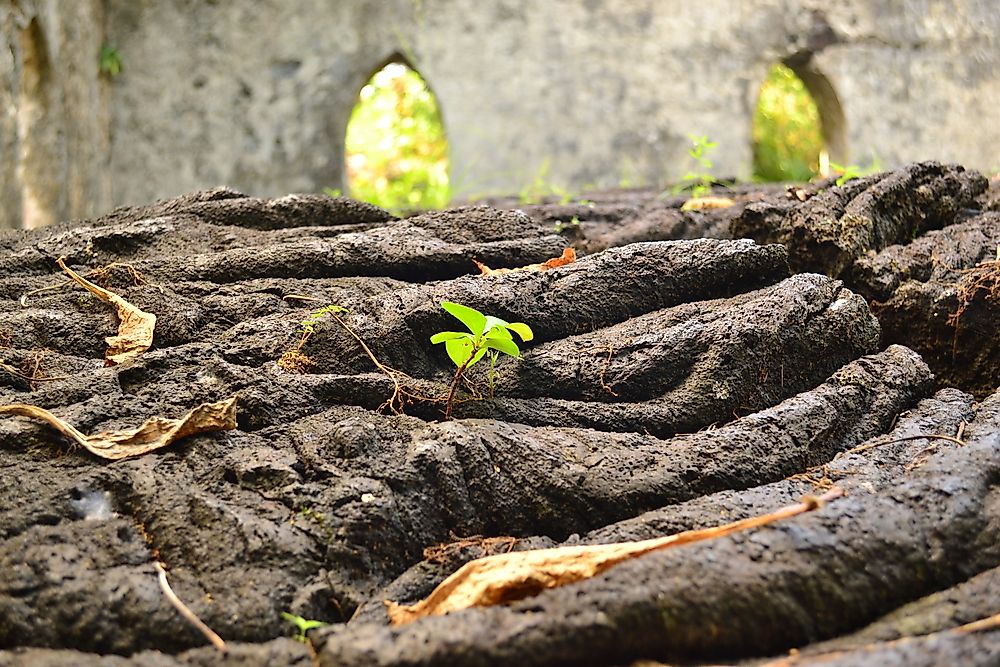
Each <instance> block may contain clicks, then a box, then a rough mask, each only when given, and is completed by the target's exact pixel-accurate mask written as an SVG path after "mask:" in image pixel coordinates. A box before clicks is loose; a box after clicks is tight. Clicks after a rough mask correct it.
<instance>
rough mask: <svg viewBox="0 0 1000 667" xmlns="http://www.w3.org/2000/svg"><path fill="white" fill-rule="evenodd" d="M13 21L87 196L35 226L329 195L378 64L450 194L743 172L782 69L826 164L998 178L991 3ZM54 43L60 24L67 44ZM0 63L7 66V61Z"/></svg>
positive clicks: (163, 6)
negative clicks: (22, 29)
mask: <svg viewBox="0 0 1000 667" xmlns="http://www.w3.org/2000/svg"><path fill="white" fill-rule="evenodd" d="M3 1H4V0H0V2H3ZM7 1H8V2H9V0H7ZM20 4H21V5H22V9H21V11H22V13H25V12H26V11H27V10H25V9H24V8H23V5H24V4H25V3H23V2H22V3H20ZM35 5H37V6H39V7H41V8H42V9H44V10H45V11H38V10H37V9H36V10H35V11H36V13H39V14H41V15H42V18H43V20H42V21H41V22H40V24H39V25H40V26H41V29H42V31H43V33H44V34H45V35H46V36H47V37H48V39H49V42H50V43H52V42H53V41H54V42H55V43H56V45H57V46H58V47H59V49H60V50H61V53H63V54H65V53H66V51H67V49H69V50H72V51H73V52H74V53H76V54H77V55H81V54H84V53H85V51H86V50H87V49H90V50H91V53H93V56H92V57H90V61H91V62H90V63H89V64H88V63H87V62H84V61H85V60H86V58H83V59H82V60H80V62H79V64H78V65H77V67H76V70H74V71H72V72H71V71H68V70H67V71H63V69H60V68H61V64H59V65H58V66H57V69H59V76H57V77H55V78H56V79H57V81H56V83H55V84H53V85H56V86H57V87H58V90H57V92H56V93H55V94H54V95H53V97H52V99H53V100H55V102H53V104H54V105H55V106H57V107H59V108H60V109H61V111H59V112H58V113H54V114H53V113H52V112H50V116H51V115H54V118H53V119H52V120H51V122H50V121H49V120H48V119H49V116H46V120H45V121H44V122H42V121H38V122H37V123H35V124H34V126H33V132H34V133H47V135H54V136H61V137H70V136H72V137H75V138H76V143H75V144H74V145H73V146H72V147H71V148H68V149H65V150H64V154H63V155H62V156H61V157H60V156H59V155H58V152H57V151H56V150H55V145H54V144H53V145H51V146H49V153H51V154H52V155H53V156H54V157H55V158H57V159H56V162H57V163H59V162H60V160H62V162H64V163H66V166H60V167H59V168H60V169H63V170H65V171H67V172H69V173H78V170H79V168H80V165H86V167H87V169H88V170H89V171H90V172H91V173H88V174H87V176H86V178H85V177H83V176H82V175H78V176H77V178H76V180H75V182H74V183H75V186H74V187H78V188H82V190H81V192H84V193H85V194H89V195H90V196H86V197H83V198H82V199H81V198H80V197H77V196H70V195H67V196H66V197H64V198H63V197H61V196H60V197H56V193H55V192H54V191H53V189H52V188H51V187H49V185H48V184H40V185H38V186H37V188H39V189H44V190H45V191H46V192H47V193H48V194H47V195H46V197H48V198H49V199H53V198H55V199H58V205H51V206H50V209H51V210H53V211H55V212H56V213H55V215H56V217H69V216H79V215H88V214H90V213H92V212H94V211H95V210H103V209H105V208H107V207H108V206H109V205H110V204H111V203H112V202H113V203H115V204H123V203H139V202H144V201H149V200H151V199H155V198H159V197H164V196H170V195H174V194H178V193H180V192H183V191H187V190H191V189H195V188H200V187H205V186H210V185H217V184H228V185H232V186H234V187H237V188H240V189H242V190H245V191H248V192H250V193H253V194H259V195H275V194H280V193H285V192H289V191H318V190H320V189H322V188H323V187H326V186H331V187H339V186H341V179H342V176H343V144H344V132H345V129H346V124H347V120H348V117H349V114H350V111H351V109H352V107H353V105H354V103H355V101H356V98H357V93H358V91H359V90H360V88H361V86H362V85H364V83H365V82H366V81H367V79H368V77H369V76H370V75H371V74H372V73H373V72H374V71H375V70H376V69H377V68H379V67H380V66H381V65H382V64H384V63H385V62H386V60H387V59H389V58H391V57H393V56H395V55H402V56H403V57H405V58H406V59H407V60H409V61H410V62H411V64H413V65H414V66H416V68H417V69H418V70H419V71H420V72H421V74H422V75H423V76H424V78H425V79H426V80H427V81H428V83H429V84H430V86H431V88H432V89H433V90H434V91H435V93H436V94H437V96H438V99H439V102H440V105H441V108H442V111H443V114H444V120H445V124H446V129H447V131H448V137H449V141H450V146H451V157H452V179H453V182H454V183H455V185H456V186H457V189H458V190H459V192H460V193H462V194H465V195H469V194H477V193H486V192H495V191H516V190H517V189H519V188H520V187H521V186H523V185H524V184H525V183H527V182H529V181H531V180H532V179H533V178H534V177H535V176H536V175H537V174H538V173H539V171H540V169H542V167H543V165H546V164H548V165H549V168H548V172H547V174H546V178H547V179H548V180H549V181H551V182H552V183H556V184H559V185H562V186H565V187H570V188H579V187H582V186H584V185H587V184H596V185H609V184H616V183H618V182H619V180H620V179H621V178H623V177H628V178H630V179H631V180H632V181H634V182H646V183H656V182H665V181H666V180H669V179H671V178H676V177H677V176H679V175H680V174H681V173H683V171H685V170H687V168H688V167H689V166H690V165H689V164H688V162H687V157H686V149H687V146H688V144H689V142H688V139H687V134H688V133H691V132H695V133H700V134H708V135H710V136H711V137H712V138H713V139H715V140H717V141H718V142H719V148H718V149H717V150H716V153H715V155H714V158H715V162H716V165H717V173H719V174H730V175H740V176H747V175H749V173H750V168H751V145H750V136H751V117H752V111H753V107H754V105H755V103H756V97H757V91H758V89H759V86H760V83H761V81H762V80H763V78H764V76H765V74H766V72H767V70H768V68H769V67H770V66H771V65H772V64H773V63H774V62H777V61H781V60H788V61H789V63H790V64H792V65H793V67H795V69H796V70H797V71H798V72H799V73H800V75H801V76H803V78H805V79H806V80H807V83H809V84H810V85H812V86H813V88H814V92H816V93H817V96H818V97H819V102H820V106H821V108H822V111H823V112H824V119H825V120H826V121H827V124H828V129H829V130H830V132H831V142H832V144H833V148H834V152H835V159H839V160H840V161H848V160H849V161H855V162H865V161H867V160H868V159H869V158H870V157H872V156H877V157H879V158H880V159H881V160H882V162H883V163H884V164H885V165H887V166H891V165H894V164H898V163H901V162H904V161H907V160H911V159H921V158H937V159H943V160H955V161H959V162H962V163H964V164H966V165H968V166H972V167H979V168H984V169H985V168H991V167H995V166H997V162H998V158H997V157H996V156H997V153H998V151H997V149H998V147H1000V122H997V120H998V118H997V115H998V112H997V109H1000V45H998V41H997V40H998V39H1000V12H998V11H997V5H996V1H995V0H960V1H945V0H923V1H918V0H853V1H845V2H838V3H830V2H827V1H825V0H822V1H821V0H746V1H744V2H739V3H736V2H731V1H730V0H675V1H674V2H669V3H668V2H660V1H659V0H546V2H536V1H533V0H495V1H493V2H481V1H480V0H368V1H364V0H355V1H344V2H328V1H325V0H258V1H254V2H251V1H250V0H229V1H226V2H207V1H205V2H203V1H195V0H185V1H178V2H154V1H151V0H146V1H143V0H103V1H101V0H80V2H73V3H65V2H63V3H57V2H56V0H49V1H48V2H44V1H42V0H39V1H38V2H36V3H34V5H33V6H35ZM57 6H58V9H56V7H57ZM81 8H82V9H81ZM2 11H3V10H0V36H2V35H4V34H5V35H8V36H9V35H10V33H11V28H10V26H9V25H8V24H9V23H10V21H9V20H6V23H5V22H4V21H5V19H4V14H3V13H2ZM70 15H72V20H70ZM81 22H82V24H81ZM70 23H71V24H73V25H82V26H83V27H78V28H77V29H76V31H75V33H73V34H71V33H70V32H69V31H68V30H67V29H66V27H65V26H66V25H67V24H70ZM88 26H89V28H93V32H92V33H91V32H89V31H88V30H89V28H88ZM15 32H16V31H15ZM102 41H108V42H110V43H113V44H116V45H117V46H118V48H119V50H120V52H121V54H122V57H123V60H124V71H123V73H122V74H121V75H120V76H118V77H117V78H115V79H114V80H113V81H108V80H107V79H106V78H102V77H101V76H100V74H99V72H97V55H96V54H97V51H98V50H99V45H100V43H101V42H102ZM5 51H6V50H5V49H0V67H4V63H5V61H4V58H5V56H6V53H5ZM13 54H14V59H15V61H17V60H18V58H20V59H22V60H23V58H24V55H23V54H22V55H20V56H19V55H18V50H17V47H16V45H15V49H14V51H13ZM81 57H82V56H81ZM53 62H56V63H57V64H58V63H61V62H62V61H60V60H54V61H53ZM15 69H16V68H15ZM21 79H23V76H19V75H18V74H17V72H16V71H15V72H14V73H13V74H11V73H10V72H9V71H8V70H7V69H6V67H5V68H4V70H3V71H0V85H2V86H3V88H2V89H0V133H2V135H0V146H2V147H3V150H4V156H5V157H4V163H5V164H4V166H2V167H0V197H2V199H0V204H2V206H0V225H3V224H7V225H10V224H12V223H13V222H14V219H15V216H14V215H12V214H11V211H14V210H18V209H19V208H20V207H21V205H20V204H19V203H18V202H17V197H18V196H19V193H21V194H22V195H23V193H24V192H25V191H26V189H28V190H30V187H29V188H26V187H25V186H24V185H23V184H22V185H20V186H17V187H14V186H11V185H10V182H11V181H10V178H11V176H10V174H9V172H10V166H9V164H8V162H9V160H8V157H7V156H8V152H7V151H8V150H9V146H11V145H13V144H11V142H12V141H14V142H16V141H17V139H16V137H15V138H14V139H11V130H10V127H11V121H10V119H9V117H8V116H10V113H9V111H7V112H5V111H4V108H5V107H6V106H8V104H7V103H6V100H8V99H12V100H13V101H14V104H15V106H17V105H21V106H23V101H20V99H19V95H18V92H17V91H19V90H21V87H22V86H23V83H22V82H21ZM12 91H13V92H12ZM88 91H89V92H88ZM102 95H103V96H102ZM5 96H6V97H5ZM21 97H23V95H21ZM838 98H839V101H838ZM70 99H72V100H73V102H72V103H70ZM60 100H61V102H60ZM60 105H61V106H60ZM71 111H72V114H71ZM83 112H86V113H83ZM5 114H6V115H5ZM16 114H17V112H15V113H14V115H15V116H16ZM78 124H79V126H78ZM13 125H14V126H17V123H16V122H14V123H13ZM53 128H55V129H53ZM108 137H110V140H108ZM24 139H25V138H24V137H21V143H22V148H21V149H20V152H21V153H22V154H23V153H24V148H23V142H24ZM102 141H104V142H105V143H103V144H102V143H101V142H102ZM108 141H110V143H108ZM81 154H82V155H83V156H85V158H86V159H81ZM60 164H61V163H60ZM54 168H55V167H52V169H54ZM74 169H76V170H77V172H74ZM29 171H30V170H29ZM93 172H98V173H93ZM26 173H27V172H26ZM40 177H43V178H51V177H52V173H48V172H46V173H41V174H40ZM109 186H110V187H111V188H113V191H112V192H108V191H107V187H109ZM88 188H90V189H92V190H93V192H88ZM57 189H58V188H57ZM64 199H65V201H64Z"/></svg>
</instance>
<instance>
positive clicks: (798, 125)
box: [753, 64, 828, 181]
mask: <svg viewBox="0 0 1000 667" xmlns="http://www.w3.org/2000/svg"><path fill="white" fill-rule="evenodd" d="M825 154H828V151H827V150H826V141H825V139H824V135H823V127H822V123H821V120H820V114H819V108H818V106H817V104H816V101H815V100H814V99H813V96H812V95H811V94H810V91H809V90H808V89H807V88H806V85H805V83H804V82H803V81H802V79H801V78H799V77H798V76H797V75H796V73H795V72H794V71H792V69H791V68H789V67H786V66H785V65H780V64H778V65H774V66H773V67H772V68H771V71H770V72H769V73H768V75H767V79H765V80H764V84H763V85H762V86H761V88H760V95H759V96H758V98H757V108H756V110H755V111H754V117H753V163H754V178H756V179H757V180H760V181H808V180H809V179H810V178H812V177H813V176H815V175H817V174H819V173H820V171H821V167H822V166H824V165H821V162H822V161H824V155H825Z"/></svg>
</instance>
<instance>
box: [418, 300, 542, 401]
mask: <svg viewBox="0 0 1000 667" xmlns="http://www.w3.org/2000/svg"><path fill="white" fill-rule="evenodd" d="M441 307H442V308H444V309H445V310H446V311H448V312H449V313H450V314H451V315H453V316H454V317H455V318H456V319H458V321H460V322H461V323H462V324H464V325H465V326H466V327H467V328H468V329H469V331H441V332H439V333H436V334H434V335H433V336H431V343H434V344H437V343H444V345H445V350H447V352H448V356H449V357H450V358H451V360H452V362H453V363H454V364H455V367H456V371H455V377H454V378H452V381H451V387H450V388H449V390H448V400H447V402H446V403H445V411H444V418H445V419H446V420H448V419H451V409H452V405H453V404H454V401H455V391H456V390H457V389H458V385H459V383H460V382H461V381H462V374H463V373H465V371H466V370H467V369H468V368H469V367H471V366H472V365H473V364H475V363H476V362H478V361H479V360H480V359H482V358H483V357H485V356H489V359H490V374H489V383H490V393H491V394H492V392H493V375H494V367H495V364H496V361H497V359H498V358H499V357H500V354H501V353H503V354H507V355H510V356H512V357H520V356H521V350H520V349H519V348H518V347H517V343H515V342H514V336H513V334H514V333H516V334H517V335H518V336H520V338H521V340H522V341H529V340H531V339H532V338H533V337H534V334H533V333H532V331H531V327H529V326H528V325H527V324H524V323H523V322H505V321H504V320H501V319H500V318H498V317H493V316H492V315H484V314H483V313H481V312H479V311H478V310H476V309H475V308H469V307H468V306H463V305H462V304H459V303H452V302H450V301H443V302H441Z"/></svg>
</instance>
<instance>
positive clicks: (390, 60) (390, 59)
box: [343, 51, 448, 191]
mask: <svg viewBox="0 0 1000 667" xmlns="http://www.w3.org/2000/svg"><path fill="white" fill-rule="evenodd" d="M391 65H401V66H403V67H405V68H406V69H407V70H409V71H410V72H413V73H414V74H416V76H417V77H419V79H420V81H421V82H422V83H423V86H424V87H425V88H426V91H427V92H428V93H429V95H430V96H431V98H432V99H433V103H434V107H435V109H436V115H437V118H438V120H439V123H440V127H441V135H442V138H443V140H444V142H445V144H446V145H447V143H448V131H447V127H446V124H445V114H444V110H443V109H442V105H441V99H440V97H439V96H438V95H437V94H436V93H435V92H434V88H433V86H432V85H431V84H430V82H429V81H428V80H427V77H426V76H425V75H424V74H423V72H421V71H420V69H418V68H417V66H416V65H415V64H414V63H413V60H412V59H411V58H409V57H407V55H406V54H404V53H402V52H399V51H396V52H393V53H392V54H390V55H388V56H386V57H384V58H382V59H381V60H379V61H378V64H377V66H375V67H373V68H371V69H370V70H368V71H367V73H366V75H365V76H364V78H363V79H361V81H360V82H359V83H358V85H357V86H356V87H355V88H354V91H355V92H354V97H353V102H352V105H351V109H350V110H349V112H348V114H347V117H348V118H347V121H346V122H345V125H344V135H343V136H344V142H343V150H344V176H343V186H344V190H345V191H347V190H348V189H350V186H351V183H350V168H349V166H348V164H347V160H348V158H349V150H348V136H347V135H348V133H349V132H350V125H351V118H352V117H353V115H354V111H355V110H356V109H357V107H358V106H359V105H360V104H361V103H362V101H361V96H362V92H363V90H364V88H365V86H367V85H369V84H370V83H371V82H372V81H373V79H374V78H375V77H376V76H377V75H378V74H379V73H381V72H382V71H383V70H385V69H386V68H387V67H389V66H391Z"/></svg>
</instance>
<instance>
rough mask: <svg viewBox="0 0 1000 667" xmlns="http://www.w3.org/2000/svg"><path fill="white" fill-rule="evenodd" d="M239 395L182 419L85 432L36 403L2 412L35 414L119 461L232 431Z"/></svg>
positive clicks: (1, 409)
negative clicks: (196, 437) (208, 434)
mask: <svg viewBox="0 0 1000 667" xmlns="http://www.w3.org/2000/svg"><path fill="white" fill-rule="evenodd" d="M236 398H237V397H236V396H233V397H232V398H230V399H227V400H225V401H219V402H218V403H202V404H201V405H199V406H198V407H196V408H194V409H193V410H191V411H190V412H188V413H187V414H186V415H184V416H183V417H181V418H180V419H167V418H166V417H150V418H149V419H147V420H146V421H145V422H144V423H143V425H142V426H140V427H139V428H135V429H125V430H122V431H107V432H104V433H98V434H97V435H84V434H83V433H81V432H80V431H78V430H76V428H75V427H74V426H73V425H72V424H69V423H67V422H64V421H63V420H61V419H59V418H58V417H56V416H55V415H54V414H52V413H51V412H49V411H48V410H46V409H44V408H39V407H37V406H35V405H24V404H21V403H17V404H14V405H0V414H8V415H18V416H21V417H33V418H35V419H41V420H43V421H46V422H48V423H49V424H51V425H52V426H53V427H54V428H55V429H56V430H57V431H59V432H60V433H62V434H63V435H65V436H66V437H67V438H70V439H71V440H74V441H75V442H77V443H78V444H80V445H83V446H84V447H86V448H87V450H89V451H90V452H91V453H92V454H96V455H97V456H100V457H101V458H105V459H110V460H112V461H117V460H118V459H124V458H126V457H129V456H139V455H140V454H145V453H146V452H151V451H153V450H154V449H159V448H161V447H166V446H167V445H169V444H171V443H172V442H175V441H177V440H180V439H181V438H185V437H187V436H189V435H194V434H196V433H205V432H208V431H229V430H232V429H234V428H236Z"/></svg>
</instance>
